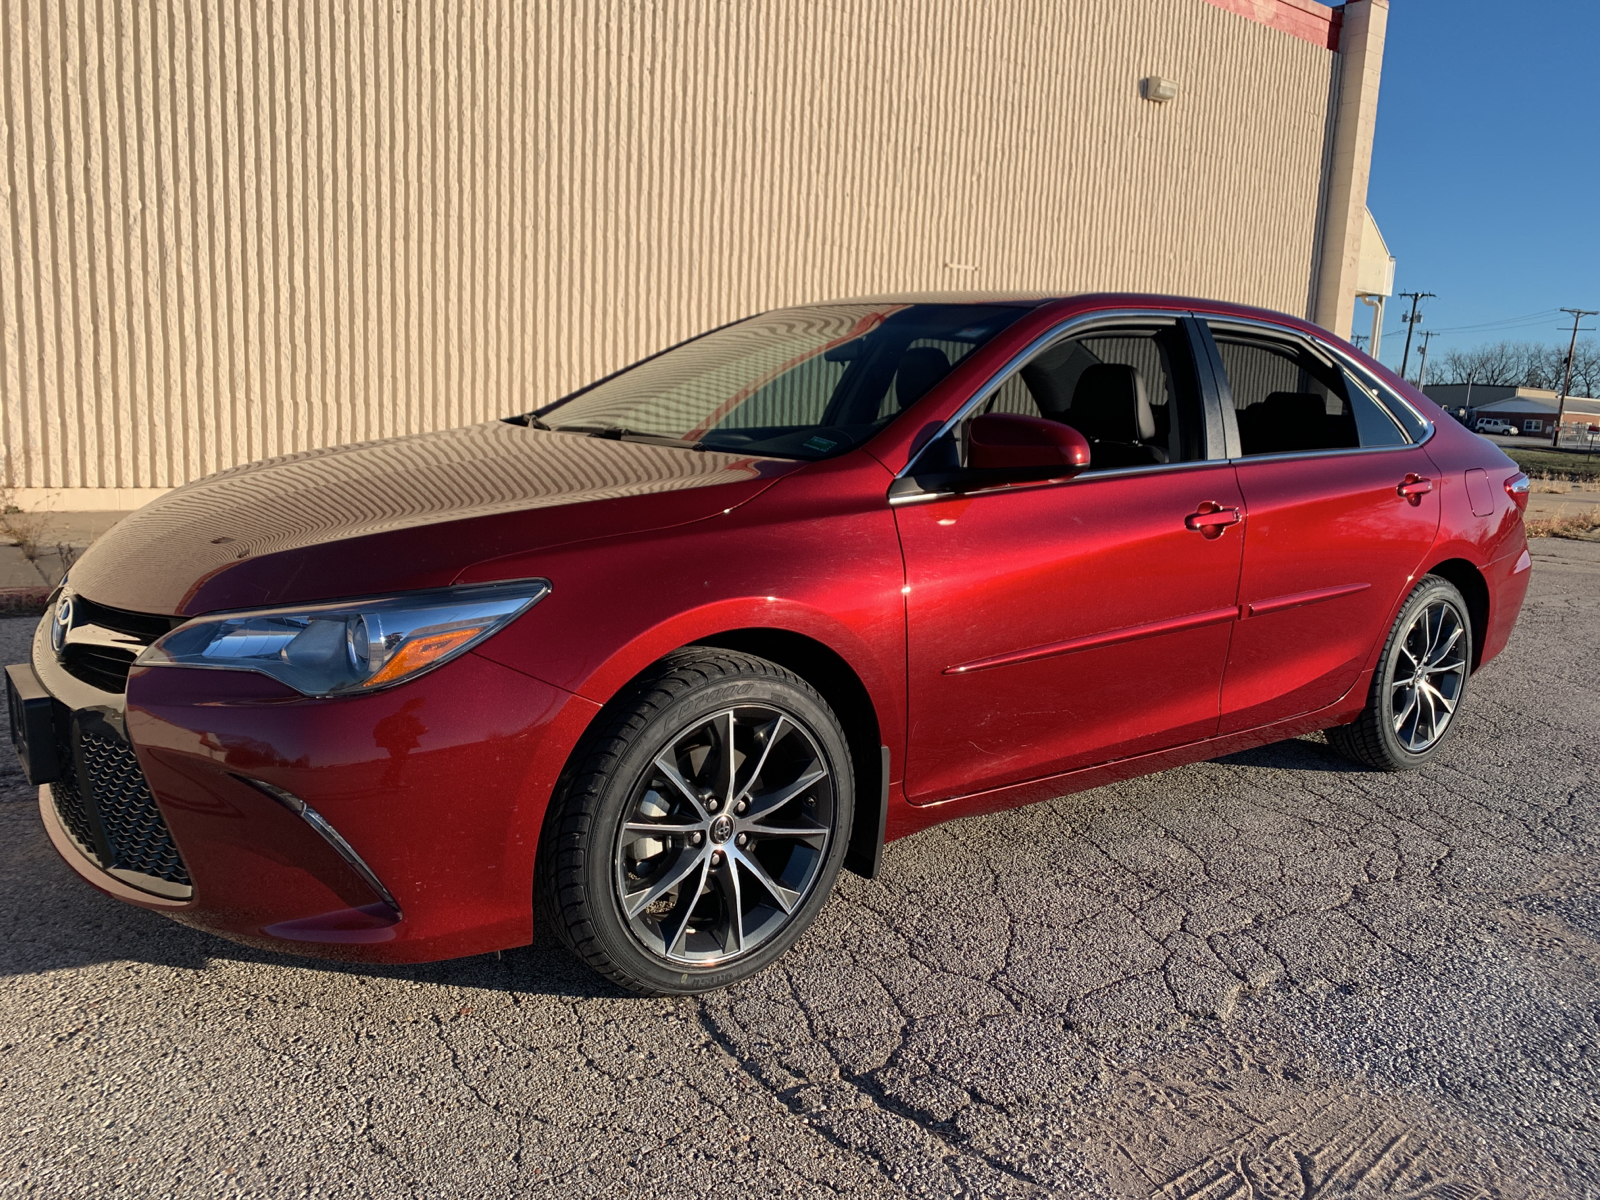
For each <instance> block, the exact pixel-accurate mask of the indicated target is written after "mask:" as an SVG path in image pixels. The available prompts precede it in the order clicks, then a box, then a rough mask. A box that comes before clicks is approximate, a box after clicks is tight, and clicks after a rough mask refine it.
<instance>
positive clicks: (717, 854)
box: [711, 850, 722, 867]
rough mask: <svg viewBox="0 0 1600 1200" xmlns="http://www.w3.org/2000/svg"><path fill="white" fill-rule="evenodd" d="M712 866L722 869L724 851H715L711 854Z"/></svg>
mask: <svg viewBox="0 0 1600 1200" xmlns="http://www.w3.org/2000/svg"><path fill="white" fill-rule="evenodd" d="M711 865H712V866H713V867H720V866H721V865H722V851H721V850H713V851H712V852H711Z"/></svg>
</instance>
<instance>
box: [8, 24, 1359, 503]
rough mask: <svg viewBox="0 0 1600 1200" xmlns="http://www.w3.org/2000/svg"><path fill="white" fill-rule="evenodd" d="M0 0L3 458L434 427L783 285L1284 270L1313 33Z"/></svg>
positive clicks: (1318, 122)
mask: <svg viewBox="0 0 1600 1200" xmlns="http://www.w3.org/2000/svg"><path fill="white" fill-rule="evenodd" d="M0 12H3V14H4V16H3V24H0V145H3V147H4V154H5V161H4V165H3V168H0V192H3V195H0V200H3V204H0V320H3V341H0V355H3V359H4V361H3V364H0V388H3V389H4V396H3V400H4V404H3V416H0V420H3V429H0V432H3V436H4V442H5V451H6V455H7V458H8V460H9V468H10V471H11V482H12V483H13V484H15V485H18V486H22V487H27V488H152V487H165V486H171V485H175V484H178V483H182V482H185V481H187V480H190V479H194V478H198V477H199V476H201V475H204V474H207V473H209V472H212V471H215V470H219V469H221V468H224V467H228V466H231V465H234V464H237V463H241V462H245V461H249V460H251V459H255V458H260V457H263V456H267V455H276V454H282V453H287V452H290V451H295V450H300V449H305V448H309V447H315V446H322V445H329V444H334V443H339V442H344V441H349V440H352V439H361V438H374V437H383V436H388V435H391V434H397V433H404V432H410V431H415V430H426V429H437V428H444V427H448V426H454V425H460V424H463V423H466V422H469V421H474V420H479V419H482V418H485V417H489V416H492V415H496V414H501V413H505V412H510V411H518V410H522V409H526V408H530V407H533V406H534V405H537V404H539V403H542V402H543V401H545V400H547V399H549V398H552V397H554V396H556V395H558V394H560V393H561V392H563V391H565V390H568V389H570V388H572V387H573V386H575V385H577V384H580V383H582V382H584V381H586V380H588V379H590V378H593V377H595V376H598V375H601V374H604V373H606V372H608V371H611V370H614V369H615V368H617V367H618V366H621V365H623V364H625V363H627V362H629V361H631V360H633V359H635V358H637V357H639V356H641V355H643V354H645V353H648V352H650V351H652V350H655V349H657V348H659V347H661V346H662V345H665V344H668V343H670V342H673V341H675V340H677V339H680V338H682V337H684V336H686V335H688V334H690V333H692V332H695V331H697V330H700V329H702V328H705V327H707V326H712V325H716V324H719V323H722V322H725V321H727V320H730V319H732V318H734V317H737V316H740V315H744V314H746V313H750V312H753V311H756V310H760V309H765V308H770V307H773V306H776V305H782V304H788V303H793V302H798V301H806V300H816V299H825V298H829V297H838V296H849V295H852V294H860V293H868V292H883V291H889V290H901V289H929V288H961V289H968V288H1013V287H1025V288H1034V287H1037V288H1059V289H1085V288H1138V289H1148V290H1159V291H1177V292H1190V293H1203V294H1208V295H1215V296H1220V297H1225V298H1229V299H1237V300H1245V301H1251V302H1256V303H1261V304H1265V305H1269V306H1272V307H1277V308H1283V309H1288V310H1290V311H1295V312H1304V311H1305V310H1306V308H1307V304H1308V296H1309V292H1310V288H1311V286H1312V282H1313V281H1312V279H1311V276H1312V273H1313V263H1314V262H1315V259H1316V253H1317V246H1316V244H1315V242H1316V235H1317V222H1318V212H1317V206H1318V201H1319V191H1320V188H1321V180H1322V170H1323V164H1324V159H1325V157H1326V146H1325V143H1326V141H1327V135H1328V114H1329V111H1330V87H1331V85H1332V80H1333V77H1334V68H1335V64H1336V59H1337V56H1336V55H1334V54H1331V53H1329V52H1328V51H1326V50H1323V49H1321V48H1319V47H1317V46H1313V45H1311V44H1309V43H1307V42H1304V41H1301V40H1298V39H1296V38H1294V37H1291V36H1289V35H1287V34H1284V33H1281V32H1278V31H1276V30H1272V29H1268V28H1266V27H1264V26H1262V25H1259V24H1256V23H1253V22H1251V21H1249V20H1247V19H1245V18H1242V17H1239V16H1236V15H1234V14H1232V13H1229V12H1225V11H1223V10H1221V9H1219V8H1216V7H1214V6H1212V5H1211V4H1207V3H1204V2H1203V0H1072V2H1071V3H1062V0H1035V2H1027V0H992V2H990V3H984V4H965V3H953V2H951V0H910V2H905V3H896V4H888V3H884V2H883V0H873V2H867V0H811V2H808V0H765V2H760V0H758V2H756V3H749V2H747V0H739V2H738V3H719V2H716V0H673V2H671V3H666V2H657V3H650V2H646V0H637V2H634V3H604V2H602V0H550V2H548V3H522V2H517V0H459V2H451V0H395V2H393V3H381V4H380V3H376V2H356V0H192V2H190V3H181V2H177V0H159V2H157V0H74V2H72V3H60V2H59V0H5V3H4V6H3V9H0ZM1152 73H1158V74H1161V75H1164V76H1169V77H1173V78H1176V79H1177V80H1178V81H1179V83H1180V85H1181V90H1180V93H1179V96H1178V98H1177V99H1176V100H1175V101H1173V102H1172V103H1169V104H1165V105H1158V104H1152V103H1148V102H1146V101H1143V100H1141V99H1140V98H1139V93H1138V83H1139V80H1140V78H1141V77H1143V76H1145V75H1148V74H1152Z"/></svg>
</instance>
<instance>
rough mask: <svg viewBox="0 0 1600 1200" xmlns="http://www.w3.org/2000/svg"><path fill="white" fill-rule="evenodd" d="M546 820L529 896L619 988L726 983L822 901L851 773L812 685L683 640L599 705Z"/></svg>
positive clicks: (798, 927)
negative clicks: (604, 709)
mask: <svg viewBox="0 0 1600 1200" xmlns="http://www.w3.org/2000/svg"><path fill="white" fill-rule="evenodd" d="M607 717H609V720H604V718H603V720H604V725H603V726H602V728H601V729H600V730H599V732H598V733H597V734H596V735H595V736H594V737H593V738H591V739H590V741H589V742H588V743H587V745H586V746H585V747H584V748H583V749H582V750H580V752H579V754H578V756H577V757H578V758H579V759H580V760H581V761H580V762H578V764H577V767H576V770H574V771H573V772H571V773H569V776H568V778H567V782H566V786H565V787H564V789H562V790H561V792H560V794H559V795H558V797H557V799H556V800H553V801H552V806H551V808H552V811H551V815H550V817H549V818H547V821H546V826H545V833H544V838H543V839H542V841H541V848H540V872H539V890H540V897H539V899H540V908H541V910H542V913H543V914H544V916H545V917H546V918H547V919H549V920H551V921H552V923H553V924H554V926H555V928H556V931H557V932H558V933H559V934H560V935H561V937H562V938H563V940H565V941H566V943H567V945H568V946H569V947H571V949H572V950H573V951H574V952H575V953H576V954H578V956H579V957H581V958H583V959H584V960H585V961H586V962H588V963H589V965H590V966H592V967H594V968H595V969H596V970H597V971H599V972H600V973H601V974H603V975H605V976H607V977H608V978H610V979H612V980H614V981H615V982H617V983H620V984H622V985H623V986H624V987H627V988H629V989H631V990H633V991H638V992H645V993H654V994H659V993H688V992H701V991H706V990H709V989H712V988H718V987H726V986H727V985H728V984H730V983H733V982H736V981H737V980H739V979H742V978H745V977H746V976H748V975H751V974H754V973H755V972H757V971H759V970H761V969H762V968H763V967H765V966H766V965H767V964H768V963H770V962H771V961H772V960H773V959H775V958H776V957H778V955H780V954H782V953H783V952H784V951H785V950H786V949H788V947H789V946H790V945H792V944H793V943H794V941H795V940H796V939H797V938H798V937H799V936H800V934H801V933H803V932H804V931H805V929H806V928H807V927H808V926H809V925H810V924H811V922H812V921H813V920H814V919H815V917H816V914H817V912H818V911H820V909H821V907H822V905H823V904H824V903H825V902H826V900H827V896H828V893H829V891H830V890H831V889H832V886H833V881H834V879H835V877H836V876H837V874H838V871H839V866H840V863H841V861H842V859H843V856H844V849H845V846H846V844H847V843H848V841H849V836H850V824H851V817H852V815H853V811H854V803H853V800H854V788H853V776H852V772H851V763H850V755H849V750H848V748H847V746H846V743H845V737H844V733H843V731H842V730H841V729H840V728H839V723H838V721H837V719H836V718H835V717H834V715H833V713H832V711H831V710H830V709H829V708H828V707H827V705H826V703H825V702H824V701H823V699H822V697H821V696H820V695H818V694H817V693H816V692H815V691H814V690H813V689H812V688H811V687H810V686H809V685H808V684H806V683H805V682H804V681H803V680H801V679H800V678H799V677H797V676H795V675H793V674H792V673H790V672H789V671H786V670H785V669H784V668H782V667H780V666H778V665H776V664H774V663H770V662H767V661H766V660H764V659H760V658H755V657H753V656H751V655H746V654H737V653H733V652H731V651H723V650H716V649H710V648H690V649H689V650H686V651H680V652H678V653H677V654H674V655H672V656H670V657H669V658H668V659H666V660H664V661H663V662H662V663H660V664H658V665H657V667H656V668H654V669H652V671H650V672H648V673H647V674H646V676H645V677H644V678H643V679H641V680H639V681H638V682H637V683H636V684H635V685H634V686H633V687H632V688H630V689H629V690H628V691H627V692H626V693H625V694H624V696H623V697H621V698H619V700H618V701H616V702H614V704H613V705H612V706H611V711H609V712H608V714H607Z"/></svg>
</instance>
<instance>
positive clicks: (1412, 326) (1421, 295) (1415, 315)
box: [1400, 292, 1438, 379]
mask: <svg viewBox="0 0 1600 1200" xmlns="http://www.w3.org/2000/svg"><path fill="white" fill-rule="evenodd" d="M1400 298H1401V299H1402V300H1410V301H1411V315H1410V316H1408V317H1401V318H1400V319H1401V320H1402V321H1404V322H1405V323H1406V352H1405V354H1403V355H1402V356H1401V358H1400V378H1401V379H1404V378H1405V377H1406V367H1407V366H1409V365H1410V363H1411V335H1412V334H1413V333H1415V332H1416V329H1417V322H1418V321H1420V320H1422V314H1421V313H1420V312H1418V311H1417V309H1418V308H1419V307H1420V306H1421V305H1422V302H1423V301H1424V300H1437V299H1438V297H1437V296H1435V295H1434V294H1433V293H1432V292H1401V293H1400Z"/></svg>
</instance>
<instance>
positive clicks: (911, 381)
mask: <svg viewBox="0 0 1600 1200" xmlns="http://www.w3.org/2000/svg"><path fill="white" fill-rule="evenodd" d="M949 372H950V360H949V359H948V358H946V357H945V353H944V351H943V350H941V349H939V347H937V346H916V347H914V348H913V349H910V350H907V351H906V352H905V353H904V354H902V355H901V356H900V369H899V370H898V371H896V372H895V375H894V399H895V403H896V404H898V405H899V406H900V407H901V408H910V407H911V406H912V405H913V404H915V403H916V402H917V401H918V400H921V399H922V398H923V397H924V396H926V395H927V394H928V391H929V389H931V388H932V387H933V385H934V384H936V383H938V382H939V380H941V379H943V378H944V377H945V376H946V375H947V374H949Z"/></svg>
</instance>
